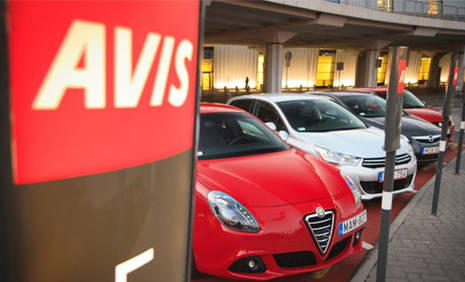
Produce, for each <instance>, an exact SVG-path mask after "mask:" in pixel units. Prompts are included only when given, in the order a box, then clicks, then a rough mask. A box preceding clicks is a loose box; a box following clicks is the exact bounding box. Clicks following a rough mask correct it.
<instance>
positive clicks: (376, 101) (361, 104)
mask: <svg viewBox="0 0 465 282" xmlns="http://www.w3.org/2000/svg"><path fill="white" fill-rule="evenodd" d="M339 99H340V100H341V101H342V102H343V103H344V104H345V105H346V106H347V107H348V108H349V109H350V110H352V111H353V112H354V113H356V114H357V115H359V116H361V117H384V116H385V115H386V101H385V100H384V99H382V98H380V97H378V96H372V95H363V96H362V95H360V96H355V95H354V96H341V97H340V98H339Z"/></svg>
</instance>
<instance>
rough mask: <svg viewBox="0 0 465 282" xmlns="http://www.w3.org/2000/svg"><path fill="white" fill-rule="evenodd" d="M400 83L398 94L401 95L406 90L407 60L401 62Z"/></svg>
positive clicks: (398, 84)
mask: <svg viewBox="0 0 465 282" xmlns="http://www.w3.org/2000/svg"><path fill="white" fill-rule="evenodd" d="M398 71H399V76H398V78H399V81H398V83H397V94H401V93H403V92H404V89H405V72H406V71H407V60H405V59H402V60H399V69H398Z"/></svg>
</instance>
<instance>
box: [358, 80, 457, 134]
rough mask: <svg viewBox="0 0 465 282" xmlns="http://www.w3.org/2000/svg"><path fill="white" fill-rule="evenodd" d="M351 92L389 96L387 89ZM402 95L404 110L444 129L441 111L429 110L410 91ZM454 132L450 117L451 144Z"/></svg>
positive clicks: (363, 89) (448, 129)
mask: <svg viewBox="0 0 465 282" xmlns="http://www.w3.org/2000/svg"><path fill="white" fill-rule="evenodd" d="M351 91H356V92H364V93H373V94H376V95H378V96H379V97H381V98H383V99H386V95H387V94H386V93H387V88H353V89H351ZM402 94H403V95H404V97H403V98H404V100H403V108H404V110H405V111H406V112H407V113H409V114H411V115H414V116H417V117H419V118H422V119H424V120H426V121H428V122H431V123H432V124H435V125H437V126H439V127H442V121H443V118H442V113H441V112H440V111H438V110H435V109H433V108H427V107H426V106H425V104H424V103H423V102H422V101H421V100H420V99H418V98H417V97H416V96H415V95H414V94H413V93H412V92H410V91H408V90H404V92H403V93H402ZM454 130H455V126H454V121H453V119H452V117H451V116H449V124H448V126H447V139H448V141H449V142H450V141H452V138H453V137H454Z"/></svg>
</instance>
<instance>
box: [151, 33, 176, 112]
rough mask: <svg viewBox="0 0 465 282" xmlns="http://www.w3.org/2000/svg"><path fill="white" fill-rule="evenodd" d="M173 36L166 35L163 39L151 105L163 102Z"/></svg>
mask: <svg viewBox="0 0 465 282" xmlns="http://www.w3.org/2000/svg"><path fill="white" fill-rule="evenodd" d="M173 47H174V38H173V37H171V36H166V37H165V40H164V41H163V49H162V51H161V58H160V62H159V63H158V71H157V78H156V80H155V85H154V86H153V93H152V99H151V101H150V105H151V106H160V105H161V104H162V102H163V96H164V94H165V88H166V81H167V79H168V74H169V73H170V64H171V57H172V55H173Z"/></svg>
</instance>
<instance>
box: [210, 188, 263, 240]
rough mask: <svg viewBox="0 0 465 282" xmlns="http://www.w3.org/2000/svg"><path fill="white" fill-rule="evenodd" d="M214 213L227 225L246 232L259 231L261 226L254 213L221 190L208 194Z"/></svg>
mask: <svg viewBox="0 0 465 282" xmlns="http://www.w3.org/2000/svg"><path fill="white" fill-rule="evenodd" d="M207 200H208V204H209V205H210V208H211V210H212V211H213V214H214V215H215V216H216V218H218V220H219V221H220V222H221V223H222V224H224V225H225V226H227V227H229V228H231V229H235V230H239V231H244V232H258V231H260V227H259V226H258V223H257V221H256V220H255V218H254V217H253V215H252V214H251V213H250V212H249V211H248V210H247V209H246V208H245V207H244V206H243V205H242V204H241V203H239V202H238V201H236V200H235V199H234V198H233V197H231V196H229V195H228V194H226V193H224V192H220V191H210V192H209V193H208V194H207Z"/></svg>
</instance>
